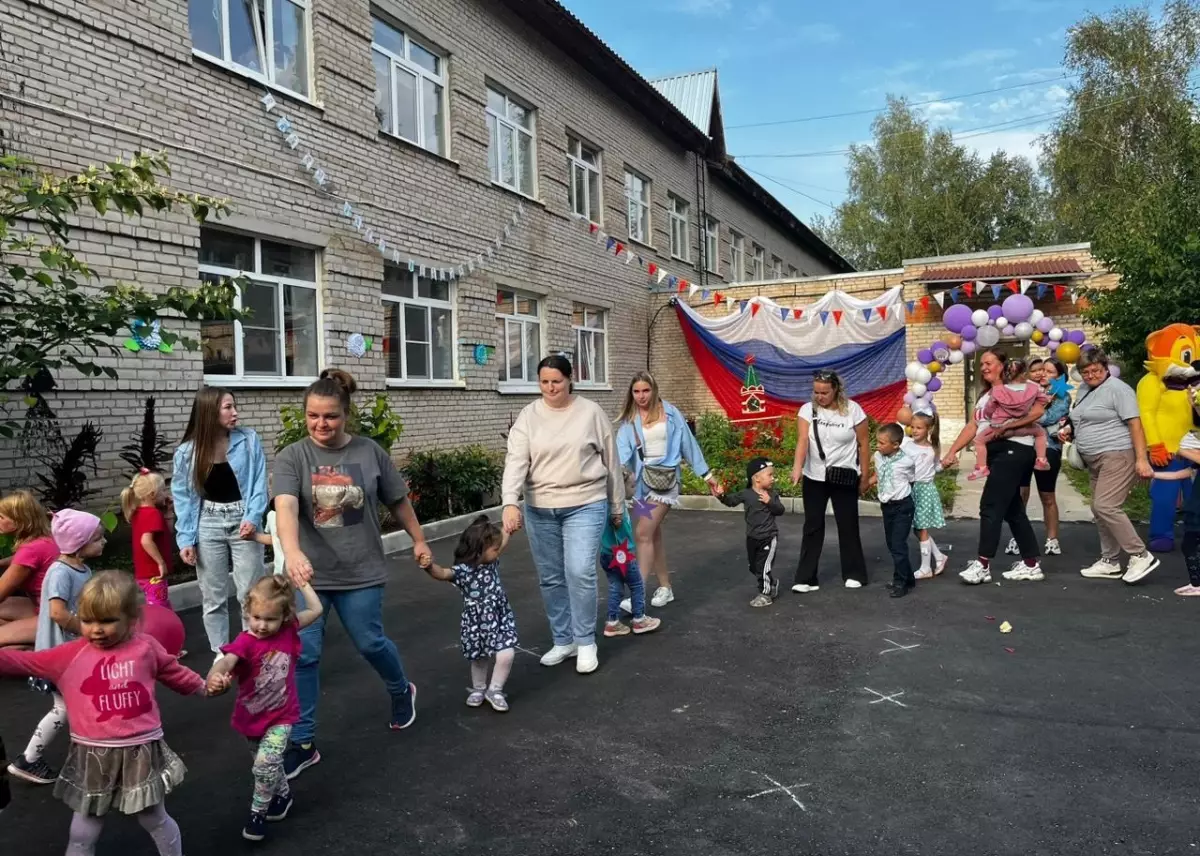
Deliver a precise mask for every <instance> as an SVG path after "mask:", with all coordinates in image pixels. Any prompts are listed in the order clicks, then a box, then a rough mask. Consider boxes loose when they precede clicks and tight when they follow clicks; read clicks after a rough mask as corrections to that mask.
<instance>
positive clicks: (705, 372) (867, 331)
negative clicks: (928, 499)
mask: <svg viewBox="0 0 1200 856" xmlns="http://www.w3.org/2000/svg"><path fill="white" fill-rule="evenodd" d="M902 301H903V295H902V289H901V286H896V287H895V288H892V289H891V290H889V291H887V292H885V293H884V294H883V295H882V296H881V297H878V298H876V299H874V300H860V299H858V298H856V297H851V296H850V295H848V294H845V293H844V292H840V291H831V292H830V293H829V294H826V295H825V296H824V297H822V298H821V299H820V300H818V301H817V302H816V303H813V304H811V305H810V306H802V307H790V306H789V307H785V306H780V305H779V304H777V303H775V302H774V301H772V300H770V299H769V298H765V297H755V298H752V299H751V300H750V301H748V302H747V303H746V304H744V305H743V304H740V306H741V308H740V311H734V312H731V313H730V314H728V315H722V316H719V317H715V318H706V317H704V316H702V315H700V314H699V313H697V312H696V310H694V309H693V308H691V307H690V306H687V305H686V304H685V303H684V302H683V301H678V302H677V303H676V304H675V311H676V314H677V315H678V316H679V326H680V328H681V329H682V330H683V336H684V339H685V340H686V341H687V345H688V350H690V351H691V354H692V359H693V360H695V362H696V367H697V368H698V369H699V370H700V375H701V377H703V378H704V381H705V383H707V384H708V388H709V390H711V392H712V394H713V396H714V397H715V398H716V399H717V401H718V402H719V403H720V405H721V407H722V408H723V409H724V410H725V413H726V415H727V416H728V417H729V418H730V419H731V420H735V421H738V420H753V419H770V418H775V417H779V416H793V415H795V413H796V411H797V409H799V407H800V405H801V404H803V403H804V402H806V401H808V400H809V399H810V398H811V397H812V382H813V374H814V373H815V372H818V371H821V370H825V371H835V372H837V373H838V375H840V376H841V377H842V379H843V380H844V381H845V383H846V391H847V393H848V394H849V396H850V397H851V398H853V399H854V400H855V401H857V402H858V403H859V405H860V406H861V407H862V408H863V410H865V411H866V412H867V415H868V416H871V417H872V418H874V419H876V420H879V421H890V420H892V419H895V417H896V411H897V410H899V408H900V407H901V405H902V404H903V403H904V392H905V387H906V385H907V382H906V380H905V377H904V366H905V359H906V342H905V329H904V311H903V303H902Z"/></svg>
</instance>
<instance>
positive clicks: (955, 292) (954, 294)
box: [950, 288, 958, 303]
mask: <svg viewBox="0 0 1200 856" xmlns="http://www.w3.org/2000/svg"><path fill="white" fill-rule="evenodd" d="M950 302H951V303H958V289H957V288H952V289H950Z"/></svg>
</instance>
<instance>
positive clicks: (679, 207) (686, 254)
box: [667, 193, 692, 262]
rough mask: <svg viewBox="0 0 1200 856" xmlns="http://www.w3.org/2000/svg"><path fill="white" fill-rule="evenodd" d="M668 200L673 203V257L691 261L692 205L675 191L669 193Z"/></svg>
mask: <svg viewBox="0 0 1200 856" xmlns="http://www.w3.org/2000/svg"><path fill="white" fill-rule="evenodd" d="M667 200H668V201H669V202H670V203H671V210H670V216H671V258H673V259H679V260H680V261H681V262H690V261H691V250H692V248H691V232H692V229H691V212H692V206H691V205H690V204H689V203H688V202H687V200H685V199H683V198H681V197H679V196H676V195H675V194H674V193H668V194H667Z"/></svg>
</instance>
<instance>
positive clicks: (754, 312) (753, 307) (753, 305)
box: [750, 303, 762, 318]
mask: <svg viewBox="0 0 1200 856" xmlns="http://www.w3.org/2000/svg"><path fill="white" fill-rule="evenodd" d="M760 309H762V307H761V306H759V305H758V304H757V303H751V304H750V317H751V318H753V317H754V316H755V315H757V314H758V310H760Z"/></svg>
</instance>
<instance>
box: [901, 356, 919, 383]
mask: <svg viewBox="0 0 1200 856" xmlns="http://www.w3.org/2000/svg"><path fill="white" fill-rule="evenodd" d="M922 368H924V366H922V365H921V364H920V363H918V362H917V361H916V360H914V361H913V362H911V363H909V364H908V365H907V366H905V367H904V376H905V377H906V378H908V379H909V380H916V379H917V372H919V371H920V370H921V369H922Z"/></svg>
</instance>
